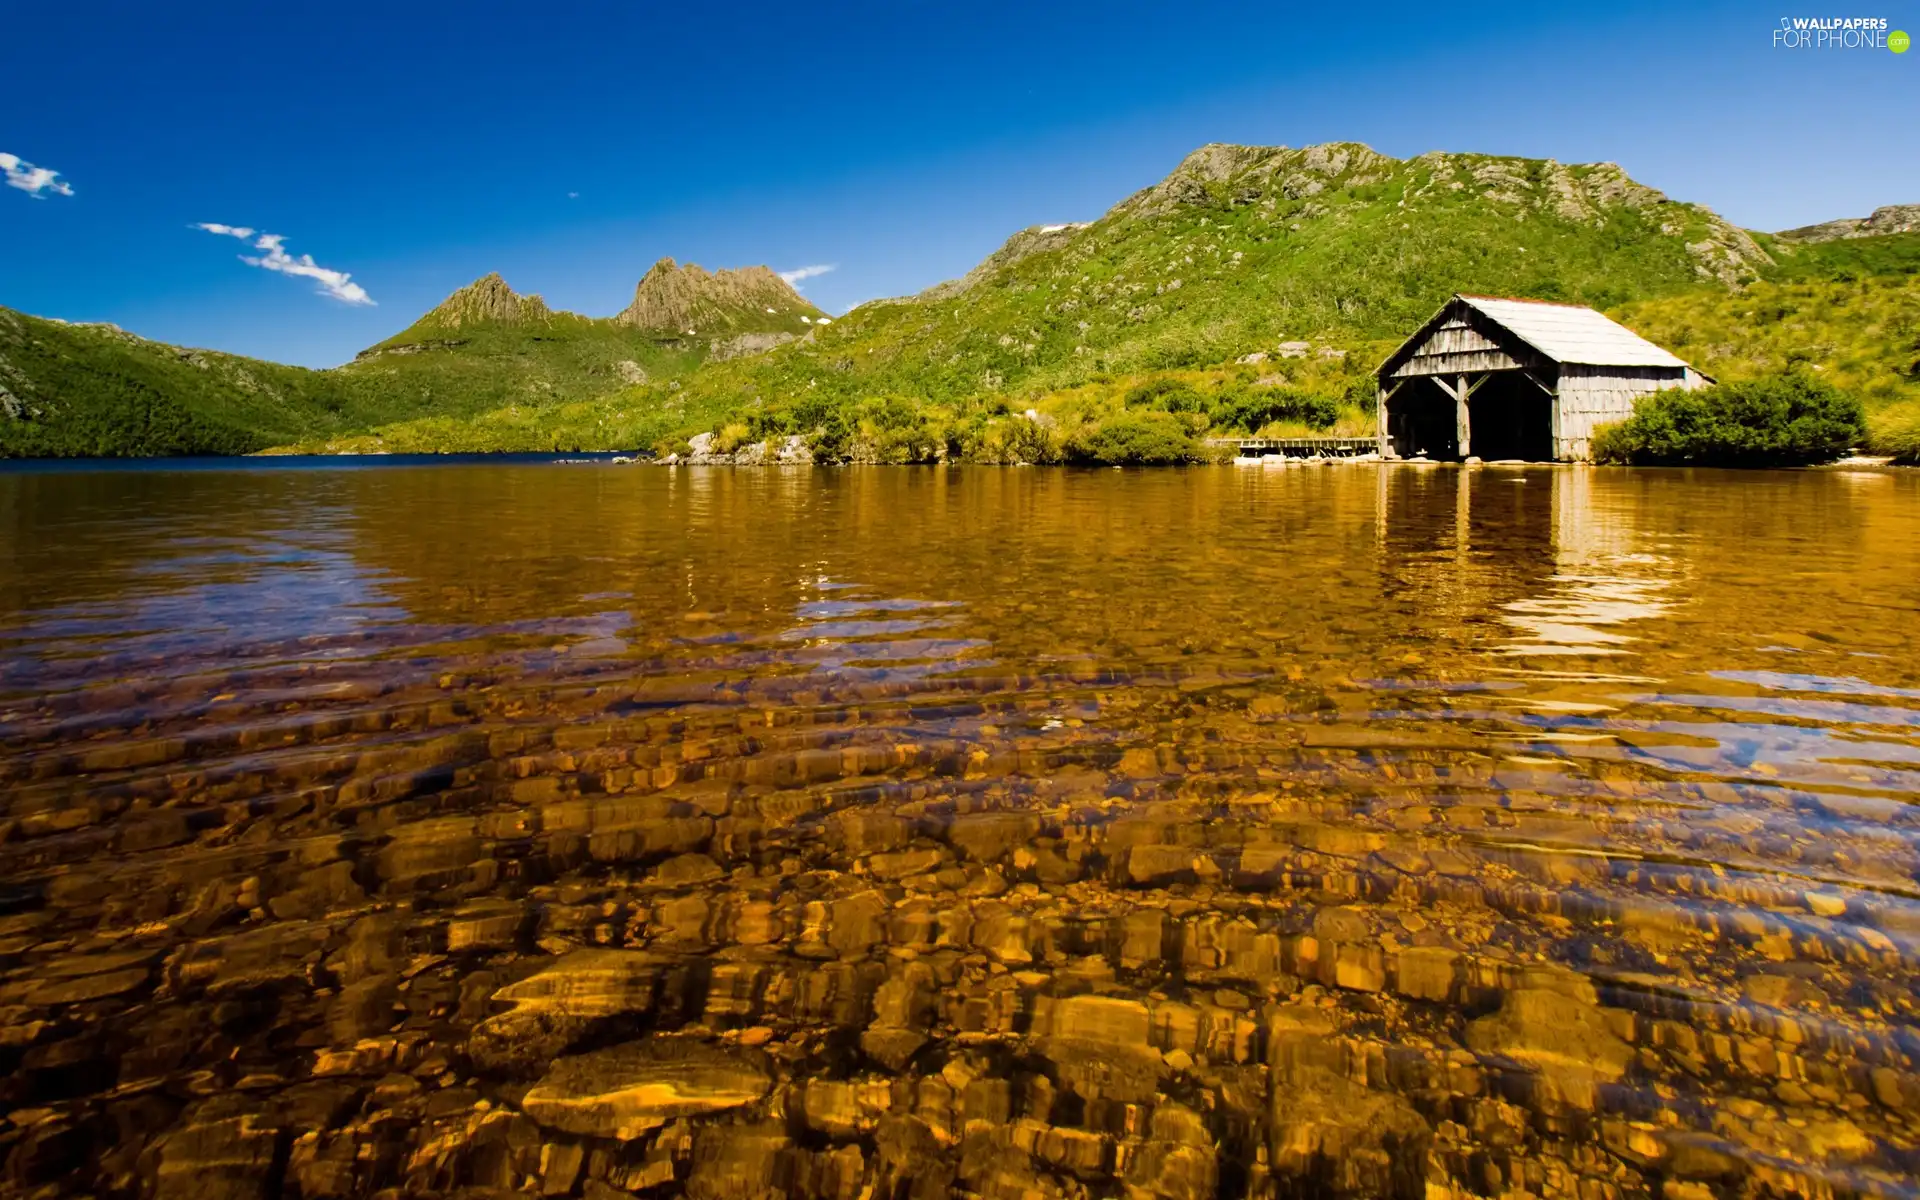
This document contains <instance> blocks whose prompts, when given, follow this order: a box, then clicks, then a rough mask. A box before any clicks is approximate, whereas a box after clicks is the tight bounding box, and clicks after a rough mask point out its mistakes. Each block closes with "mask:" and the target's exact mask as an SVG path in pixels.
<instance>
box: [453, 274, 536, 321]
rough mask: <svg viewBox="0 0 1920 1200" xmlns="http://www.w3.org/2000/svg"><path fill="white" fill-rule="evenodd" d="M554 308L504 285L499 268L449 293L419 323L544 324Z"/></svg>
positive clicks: (534, 297) (504, 281)
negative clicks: (449, 294)
mask: <svg viewBox="0 0 1920 1200" xmlns="http://www.w3.org/2000/svg"><path fill="white" fill-rule="evenodd" d="M553 317H554V313H553V310H552V309H550V308H548V307H547V302H546V301H545V300H542V299H541V298H540V297H539V296H522V295H520V294H519V293H518V292H516V291H514V290H513V289H512V288H511V287H508V286H507V281H506V280H505V279H503V278H501V276H500V274H499V272H497V271H496V272H492V273H490V274H487V275H483V276H481V277H480V278H479V279H476V280H474V281H473V282H472V283H470V284H468V285H467V286H466V287H463V288H461V289H460V290H459V291H457V292H455V293H453V294H452V295H451V296H448V297H447V298H446V299H445V300H442V301H441V302H440V303H439V304H437V305H435V306H434V307H433V308H432V309H431V310H429V311H428V313H427V315H426V316H424V317H422V318H421V319H420V323H421V324H431V325H436V326H439V327H442V328H445V329H459V328H462V327H463V326H468V325H477V324H482V323H493V324H501V325H543V324H547V323H549V322H551V321H552V320H553Z"/></svg>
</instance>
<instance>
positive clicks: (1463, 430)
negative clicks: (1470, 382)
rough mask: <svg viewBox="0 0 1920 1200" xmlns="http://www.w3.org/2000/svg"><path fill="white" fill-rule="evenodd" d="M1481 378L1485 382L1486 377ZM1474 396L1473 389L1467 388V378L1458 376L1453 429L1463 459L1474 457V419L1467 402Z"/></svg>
mask: <svg viewBox="0 0 1920 1200" xmlns="http://www.w3.org/2000/svg"><path fill="white" fill-rule="evenodd" d="M1480 378H1481V379H1482V380H1485V379H1486V376H1484V375H1482V376H1481V377H1480ZM1476 386H1477V385H1476ZM1472 395H1473V388H1471V387H1468V386H1467V377H1466V376H1465V375H1460V376H1456V377H1455V381H1454V390H1453V429H1454V440H1455V441H1456V442H1457V443H1459V446H1460V457H1461V458H1462V459H1467V458H1471V457H1472V456H1473V418H1472V417H1471V416H1470V415H1469V414H1468V410H1467V400H1468V399H1469V398H1470V397H1471V396H1472Z"/></svg>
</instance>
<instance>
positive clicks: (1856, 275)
mask: <svg viewBox="0 0 1920 1200" xmlns="http://www.w3.org/2000/svg"><path fill="white" fill-rule="evenodd" d="M1882 211H1886V210H1882ZM1834 224H1835V225H1839V224H1842V223H1840V222H1835V223H1834ZM1831 227H1832V226H1818V227H1816V228H1817V229H1828V228H1831ZM1771 244H1772V245H1773V253H1774V256H1775V258H1776V260H1777V261H1776V265H1775V266H1773V267H1771V268H1769V269H1768V271H1767V278H1765V279H1763V280H1761V281H1759V282H1756V283H1754V284H1752V285H1751V286H1749V287H1746V288H1743V289H1741V290H1739V291H1736V292H1728V291H1724V290H1716V289H1706V288H1700V289H1693V290H1690V291H1686V292H1681V293H1678V294H1676V295H1672V296H1666V297H1662V298H1659V299H1652V300H1643V301H1639V302H1636V303H1632V304H1627V305H1623V306H1621V307H1620V308H1619V309H1617V310H1616V311H1615V312H1614V314H1613V315H1614V317H1615V318H1616V319H1617V320H1619V321H1621V322H1623V323H1624V324H1626V325H1628V326H1631V327H1632V328H1634V329H1636V330H1638V331H1639V332H1640V333H1641V334H1642V335H1644V336H1646V337H1648V338H1651V339H1652V340H1653V341H1656V342H1658V343H1660V344H1661V345H1663V346H1666V347H1668V348H1670V349H1672V350H1673V352H1674V353H1676V354H1678V355H1680V356H1681V357H1683V358H1686V359H1688V360H1689V361H1691V362H1692V363H1694V365H1696V366H1698V367H1699V368H1700V369H1701V370H1703V371H1706V372H1707V373H1708V374H1710V375H1713V376H1715V377H1716V378H1719V379H1724V380H1733V379H1744V378H1752V377H1754V376H1757V375H1763V374H1769V373H1772V372H1777V371H1783V370H1788V369H1792V368H1801V369H1805V370H1808V371H1812V372H1814V373H1815V374H1818V375H1820V376H1821V377H1822V378H1825V379H1827V380H1829V381H1830V382H1832V383H1834V384H1835V385H1837V386H1839V387H1840V388H1842V389H1844V390H1846V391H1848V392H1851V393H1852V394H1853V395H1855V396H1858V397H1859V398H1860V400H1861V402H1862V403H1864V404H1865V405H1866V406H1867V415H1868V427H1869V430H1870V432H1871V435H1872V442H1873V448H1875V449H1879V450H1884V451H1886V452H1887V453H1900V454H1902V455H1904V456H1908V457H1916V456H1920V232H1916V233H1894V234H1883V235H1878V236H1864V235H1848V236H1845V237H1844V238H1841V239H1821V240H1818V241H1815V242H1796V241H1795V240H1793V239H1792V238H1791V237H1782V238H1780V239H1777V240H1775V241H1773V242H1772V243H1771Z"/></svg>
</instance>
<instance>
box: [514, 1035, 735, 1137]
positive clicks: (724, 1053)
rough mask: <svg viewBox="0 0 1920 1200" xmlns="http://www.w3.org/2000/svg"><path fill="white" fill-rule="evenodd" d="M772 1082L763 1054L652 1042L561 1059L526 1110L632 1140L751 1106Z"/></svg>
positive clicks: (576, 1129) (562, 1124)
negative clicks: (671, 1124)
mask: <svg viewBox="0 0 1920 1200" xmlns="http://www.w3.org/2000/svg"><path fill="white" fill-rule="evenodd" d="M772 1083H773V1080H772V1077H771V1076H770V1075H769V1074H768V1072H767V1068H766V1066H765V1065H764V1062H763V1060H761V1059H760V1058H759V1057H758V1056H757V1055H752V1054H750V1053H748V1052H741V1051H728V1050H722V1049H718V1048H716V1047H713V1046H709V1045H707V1044H706V1043H704V1042H695V1041H691V1040H687V1039H684V1038H649V1039H647V1040H645V1041H639V1042H628V1043H626V1044H624V1045H620V1046H614V1047H611V1048H609V1049H606V1050H596V1051H594V1052H593V1053H591V1054H582V1055H579V1056H577V1057H574V1058H563V1059H561V1060H560V1061H558V1062H556V1063H554V1064H553V1069H552V1070H550V1071H548V1072H547V1074H546V1076H545V1077H544V1078H542V1079H541V1080H540V1082H539V1083H538V1084H535V1085H534V1087H533V1090H531V1091H529V1092H528V1093H527V1095H526V1098H525V1100H524V1101H522V1107H523V1108H524V1109H525V1110H526V1113H527V1115H528V1116H530V1117H532V1118H533V1119H534V1120H536V1121H538V1122H539V1123H540V1124H542V1125H544V1126H547V1127H548V1128H550V1129H558V1130H560V1131H562V1132H564V1133H574V1134H581V1135H585V1136H589V1137H610V1138H617V1139H619V1140H621V1141H630V1140H632V1139H634V1138H637V1137H639V1136H640V1135H641V1134H643V1133H646V1132H648V1131H649V1130H652V1129H658V1128H659V1127H660V1126H662V1125H665V1124H666V1123H667V1122H668V1121H671V1120H674V1119H675V1118H678V1117H693V1116H701V1115H704V1114H707V1113H715V1112H720V1111H723V1110H725V1109H729V1108H738V1107H740V1106H741V1105H743V1104H751V1103H752V1102H754V1101H755V1100H758V1099H760V1098H761V1097H762V1096H764V1095H766V1094H767V1089H768V1088H769V1087H770V1086H772Z"/></svg>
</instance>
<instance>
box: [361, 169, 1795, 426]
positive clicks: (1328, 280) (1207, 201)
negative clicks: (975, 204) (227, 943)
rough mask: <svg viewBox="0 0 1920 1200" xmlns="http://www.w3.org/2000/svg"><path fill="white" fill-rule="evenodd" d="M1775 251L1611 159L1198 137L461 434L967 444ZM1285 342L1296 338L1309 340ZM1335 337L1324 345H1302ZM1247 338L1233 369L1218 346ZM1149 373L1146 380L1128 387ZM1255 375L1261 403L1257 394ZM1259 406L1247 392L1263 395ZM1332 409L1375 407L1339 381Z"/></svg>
mask: <svg viewBox="0 0 1920 1200" xmlns="http://www.w3.org/2000/svg"><path fill="white" fill-rule="evenodd" d="M1770 265H1771V262H1770V259H1769V256H1768V255H1767V253H1766V252H1765V251H1764V250H1763V249H1762V248H1761V247H1760V245H1759V244H1758V243H1756V242H1755V241H1754V239H1753V238H1752V237H1751V236H1749V235H1748V234H1747V233H1746V232H1744V231H1742V230H1740V229H1737V228H1735V227H1733V226H1732V225H1729V224H1728V223H1727V222H1725V221H1723V220H1721V219H1720V218H1718V217H1717V216H1715V215H1714V214H1713V213H1711V212H1709V211H1708V210H1706V209H1703V208H1699V207H1697V206H1693V205H1688V204H1681V203H1676V202H1673V201H1671V200H1669V199H1667V198H1666V197H1665V196H1663V195H1661V194H1660V193H1659V192H1656V191H1654V190H1652V189H1650V188H1646V187H1643V186H1641V185H1639V184H1637V183H1635V182H1633V181H1632V180H1631V179H1629V178H1628V177H1627V176H1626V175H1625V174H1624V173H1623V172H1622V171H1621V170H1620V169H1619V168H1618V167H1615V166H1613V165H1611V164H1599V165H1588V166H1565V165H1562V164H1558V163H1554V162H1550V161H1542V160H1530V159H1521V158H1499V157H1491V156H1484V155H1450V154H1429V155H1423V156H1421V157H1419V158H1414V159H1408V160H1398V159H1392V158H1388V157H1386V156H1383V155H1380V154H1376V153H1374V152H1373V151H1371V150H1369V149H1367V148H1366V147H1364V146H1360V145H1356V144H1336V145H1328V146H1313V147H1308V148H1305V149H1298V150H1289V149H1277V148H1263V147H1243V146H1207V147H1204V148H1202V149H1201V150H1198V151H1196V152H1195V153H1193V154H1192V155H1190V156H1188V158H1187V159H1186V160H1185V161H1184V162H1183V163H1181V164H1180V166H1179V168H1178V169H1177V170H1176V171H1175V172H1174V173H1173V174H1172V175H1170V176H1168V178H1167V179H1165V180H1163V181H1162V182H1160V183H1159V184H1156V185H1155V186H1153V187H1151V188H1148V189H1146V190H1144V191H1142V192H1139V193H1137V194H1135V195H1134V196H1131V197H1129V198H1127V199H1126V200H1124V201H1122V202H1121V203H1120V204H1118V205H1116V206H1115V207H1114V208H1113V209H1112V210H1111V211H1109V212H1108V213H1107V214H1106V215H1105V216H1103V217H1101V218H1100V219H1099V220H1097V221H1094V222H1091V223H1088V224H1084V225H1066V226H1052V227H1044V228H1038V229H1032V230H1027V231H1024V232H1022V233H1020V234H1017V235H1015V237H1014V238H1013V239H1012V240H1011V241H1010V242H1009V243H1008V244H1007V245H1006V246H1005V247H1003V248H1002V249H1001V250H1000V251H999V252H998V253H996V254H995V255H994V256H993V257H991V258H989V259H988V260H987V261H986V262H984V263H983V264H982V265H981V267H980V268H978V269H976V270H975V271H974V272H972V273H970V274H969V275H968V276H967V277H966V278H964V279H961V280H957V281H955V282H953V283H950V284H945V285H942V286H940V287H938V288H934V289H931V290H930V291H928V292H926V293H923V294H922V295H920V296H917V297H913V298H910V299H905V300H896V301H883V302H877V303H873V304H868V305H864V306H862V307H860V308H858V309H856V310H854V311H853V312H851V313H849V314H848V315H847V316H846V317H844V318H842V319H841V320H839V321H837V322H836V323H834V324H833V325H832V326H831V327H829V328H826V329H819V328H817V327H816V328H815V329H814V331H813V333H812V336H811V337H809V338H807V339H805V340H803V341H801V342H798V343H796V344H793V345H789V346H785V347H783V348H781V349H779V350H776V351H774V352H773V353H770V354H768V355H765V356H763V357H760V358H756V359H751V360H742V361H738V362H728V363H722V364H717V365H712V364H710V365H708V366H706V367H704V368H703V369H702V370H700V371H699V372H697V373H695V374H694V375H692V376H690V377H688V378H687V379H685V380H683V381H678V382H679V386H677V387H676V386H675V385H674V383H664V384H663V383H657V382H654V383H647V384H641V385H637V386H634V387H629V388H626V389H623V390H622V391H620V392H618V393H616V394H614V395H612V396H609V397H605V398H602V399H599V400H596V401H592V402H589V403H584V404H578V405H570V406H561V407H556V408H553V409H549V410H546V411H544V412H542V413H539V414H526V413H521V414H507V413H499V412H496V413H492V414H489V415H488V416H487V417H485V418H482V419H480V420H479V421H477V422H475V423H473V424H472V425H471V427H470V428H469V429H468V430H467V431H466V432H465V433H463V434H459V435H457V436H456V442H455V443H454V444H457V445H459V446H462V447H469V448H488V449H507V448H516V447H520V446H551V445H579V446H581V447H583V448H584V447H616V446H635V445H647V444H652V443H656V442H659V443H662V444H666V445H674V444H678V443H679V442H682V441H684V440H685V439H686V438H687V437H689V436H691V435H693V434H695V433H698V432H701V431H715V432H718V433H719V434H720V435H721V438H722V441H723V442H733V441H737V440H740V439H741V438H745V439H760V438H764V437H769V436H778V435H800V436H805V437H809V438H811V439H812V440H813V441H814V442H815V443H816V444H817V446H818V447H820V448H823V449H824V450H825V451H826V453H828V454H829V455H830V456H845V455H847V454H849V453H852V454H855V455H856V456H858V455H859V454H860V453H862V452H864V451H867V450H871V449H873V447H874V446H875V444H876V443H877V442H886V443H888V446H889V448H888V449H887V450H886V452H885V453H883V454H881V455H880V456H881V457H892V456H894V452H895V451H896V450H897V449H898V447H899V446H900V445H906V446H909V447H910V446H914V445H924V446H930V447H936V450H934V451H929V453H933V452H938V453H956V452H957V453H967V452H968V448H969V447H970V446H975V445H978V444H984V443H998V442H1002V441H1004V440H1005V438H1006V437H1007V436H1011V435H1013V434H1017V433H1019V432H1020V431H1019V430H1014V429H1010V428H1000V427H1001V426H1003V425H1005V424H1006V422H1009V421H1017V420H1024V419H1026V418H1024V417H1023V416H1020V415H1019V414H1022V413H1024V412H1025V411H1026V410H1028V409H1032V410H1033V411H1034V412H1035V413H1036V414H1038V415H1039V416H1040V417H1041V418H1043V421H1042V423H1043V424H1044V423H1048V422H1052V423H1053V424H1055V425H1057V426H1066V427H1068V428H1066V429H1065V431H1064V432H1060V433H1059V437H1060V438H1063V439H1065V440H1069V441H1070V440H1072V438H1073V436H1074V435H1075V434H1076V433H1082V432H1085V429H1084V427H1086V426H1088V425H1097V424H1098V423H1099V422H1101V421H1103V420H1106V419H1110V418H1114V417H1117V416H1118V415H1119V414H1120V413H1121V411H1122V410H1123V409H1125V408H1127V407H1129V401H1128V397H1129V396H1133V397H1134V400H1133V401H1132V402H1131V406H1132V407H1135V408H1147V409H1152V410H1154V411H1160V412H1170V411H1172V410H1170V409H1168V408H1167V407H1166V405H1165V403H1164V398H1159V399H1156V398H1153V397H1145V396H1144V393H1141V391H1140V387H1141V385H1142V384H1143V383H1144V382H1146V381H1148V380H1149V379H1151V378H1152V377H1156V376H1160V375H1164V374H1167V373H1169V372H1185V373H1187V375H1188V376H1189V377H1190V378H1188V383H1189V384H1190V386H1191V388H1192V389H1193V390H1195V391H1196V392H1197V393H1198V394H1199V396H1200V399H1199V400H1197V401H1181V402H1180V404H1181V406H1182V407H1183V411H1182V412H1180V413H1176V414H1175V415H1177V416H1181V417H1182V418H1183V419H1184V420H1185V421H1186V423H1187V424H1189V425H1192V424H1194V423H1195V421H1194V418H1203V419H1201V420H1199V421H1198V424H1199V425H1200V426H1201V428H1203V429H1204V428H1205V427H1207V426H1208V425H1210V424H1215V423H1216V422H1215V414H1218V413H1222V412H1227V413H1233V412H1245V411H1248V409H1247V405H1246V404H1245V403H1242V402H1241V401H1240V400H1238V399H1236V396H1237V395H1238V393H1239V392H1240V391H1242V390H1251V391H1253V392H1256V393H1260V394H1259V395H1257V396H1255V400H1258V401H1260V402H1261V404H1265V407H1266V409H1269V410H1276V411H1279V410H1285V409H1286V408H1287V404H1288V401H1287V400H1286V396H1285V395H1280V396H1275V395H1273V394H1272V393H1275V392H1281V393H1287V394H1291V393H1292V392H1297V391H1301V390H1302V389H1311V390H1313V394H1314V395H1315V396H1317V397H1319V398H1321V399H1325V400H1332V401H1335V402H1341V403H1345V402H1346V401H1347V399H1348V396H1349V393H1353V394H1354V395H1356V396H1357V395H1359V394H1360V393H1362V392H1364V390H1365V384H1364V378H1365V371H1366V369H1367V368H1369V367H1370V366H1371V365H1372V362H1373V361H1374V360H1375V358H1376V356H1377V354H1378V353H1379V352H1381V351H1382V350H1384V348H1385V347H1386V346H1387V345H1389V344H1390V343H1391V342H1392V341H1393V340H1394V339H1396V338H1398V337H1399V336H1402V335H1404V334H1405V333H1406V332H1407V331H1408V330H1411V329H1413V328H1415V327H1416V326H1417V325H1418V324H1419V323H1420V322H1421V321H1423V320H1425V319H1426V317H1427V316H1429V315H1431V313H1432V312H1433V310H1434V309H1435V308H1437V307H1438V306H1439V304H1440V303H1441V302H1442V301H1443V300H1445V298H1446V297H1447V296H1449V295H1451V294H1452V293H1454V292H1456V291H1473V292H1491V293H1498V294H1505V295H1526V296H1536V297H1542V298H1553V299H1565V300H1574V301H1581V302H1585V303H1589V304H1595V305H1599V306H1603V307H1605V306H1612V305H1616V304H1619V303H1622V302H1625V301H1628V300H1634V299H1639V298H1643V297H1655V296H1662V295H1668V294H1672V293H1675V292H1680V291H1684V290H1688V289H1692V288H1695V287H1698V286H1700V285H1701V284H1702V283H1703V282H1707V283H1710V284H1711V285H1712V286H1714V287H1716V288H1720V289H1725V288H1727V287H1730V286H1733V285H1736V284H1738V283H1741V282H1745V281H1748V280H1751V279H1754V278H1757V277H1758V276H1759V275H1760V273H1761V272H1762V271H1763V270H1765V269H1767V268H1768V267H1769V266H1770ZM1283 342H1305V343H1311V344H1312V348H1311V351H1310V356H1309V357H1308V358H1306V359H1304V360H1302V359H1289V358H1283V357H1281V356H1280V355H1279V353H1278V348H1279V346H1280V344H1281V343H1283ZM1343 352H1344V353H1345V355H1346V357H1345V358H1344V359H1343V360H1338V361H1340V362H1341V363H1342V364H1343V366H1342V367H1341V369H1338V370H1330V369H1327V368H1326V367H1325V365H1324V362H1323V361H1322V360H1321V359H1320V358H1319V357H1318V356H1320V355H1322V354H1326V355H1336V354H1340V353H1343ZM1259 354H1265V355H1268V356H1269V360H1268V361H1267V362H1266V363H1262V364H1254V368H1255V369H1253V370H1252V371H1251V372H1249V371H1244V370H1241V369H1240V368H1239V367H1238V366H1237V365H1235V360H1237V359H1241V358H1244V357H1246V356H1248V355H1259ZM1143 397H1144V398H1143ZM1267 401H1272V403H1266V402H1267ZM1254 407H1255V409H1259V408H1260V404H1256V405H1255V406H1254ZM1344 420H1345V421H1346V423H1347V424H1348V425H1355V424H1359V425H1364V423H1365V422H1366V421H1368V420H1369V418H1368V416H1367V414H1366V413H1365V412H1364V411H1362V408H1361V406H1359V405H1355V404H1347V405H1346V411H1345V413H1344ZM380 433H381V436H382V441H381V443H380V444H383V445H387V446H390V447H393V448H405V447H413V446H420V445H425V444H429V443H432V444H439V441H438V440H439V439H441V438H444V437H447V436H448V431H447V430H445V429H443V428H434V429H432V430H428V429H426V428H424V427H415V428H408V427H405V426H400V427H392V428H386V429H383V430H381V431H380Z"/></svg>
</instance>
